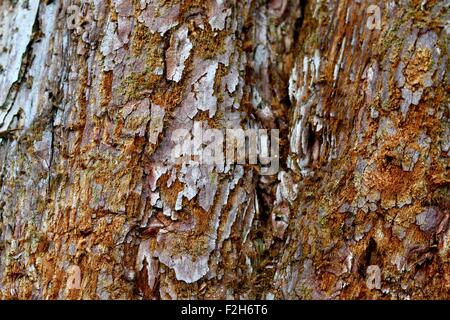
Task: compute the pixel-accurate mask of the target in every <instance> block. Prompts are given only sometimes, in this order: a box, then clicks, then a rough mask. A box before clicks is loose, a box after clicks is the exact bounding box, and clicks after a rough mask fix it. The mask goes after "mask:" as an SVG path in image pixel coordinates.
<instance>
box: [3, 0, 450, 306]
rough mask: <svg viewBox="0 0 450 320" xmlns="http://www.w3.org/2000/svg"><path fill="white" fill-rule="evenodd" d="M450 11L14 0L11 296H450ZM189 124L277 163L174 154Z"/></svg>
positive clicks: (8, 167) (9, 35)
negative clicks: (275, 146)
mask: <svg viewBox="0 0 450 320" xmlns="http://www.w3.org/2000/svg"><path fill="white" fill-rule="evenodd" d="M373 4H375V5H378V6H379V8H380V9H381V29H377V28H375V29H373V30H371V29H372V28H369V27H368V25H367V21H368V18H369V16H370V15H369V14H368V13H367V8H368V7H369V6H370V5H373ZM73 5H76V7H74V6H73ZM77 8H78V9H79V12H80V15H77V14H76V13H77V12H78V11H77V10H78V9H77ZM448 10H449V1H447V0H445V1H433V0H431V1H418V0H397V1H389V2H385V1H366V0H361V1H352V0H347V1H324V0H317V1H298V0H270V1H263V0H248V1H244V0H242V1H240V0H207V1H205V0H202V1H200V0H184V1H177V0H170V1H169V0H167V1H164V0H140V1H137V0H111V1H101V0H93V1H85V3H83V4H80V3H76V2H72V1H68V0H64V1H38V0H29V1H28V0H15V1H12V0H2V1H0V141H1V143H0V168H1V177H0V188H1V190H0V232H1V233H0V241H1V242H0V279H1V282H0V297H1V298H3V299H11V298H21V299H30V298H44V299H108V298H109V299H140V298H145V299H157V298H161V299H185V298H191V299H193V298H195V299H217V298H231V299H243V298H249V299H254V298H263V299H273V298H276V299H311V298H315V299H317V298H318V299H330V298H334V299H350V298H382V299H407V298H412V299H416V298H439V299H445V298H449V295H448V292H449V289H450V267H449V248H450V244H449V241H450V239H449V208H450V199H449V181H450V178H449V174H448V172H449V171H448V167H449V155H450V123H449V117H450V108H449V66H448V65H449V64H448V52H449V50H450V47H449V40H448V36H449V24H448V21H449V16H448ZM71 13H73V14H72V15H71ZM79 18H81V21H78V20H77V19H79ZM194 121H205V122H206V123H207V125H208V127H209V128H217V129H224V128H244V129H245V128H265V129H272V128H273V129H275V128H276V129H279V130H280V172H279V173H278V174H277V175H274V176H262V175H260V174H259V168H258V167H257V166H251V165H231V166H225V167H220V166H215V167H206V166H195V165H191V166H186V165H183V166H181V165H173V164H171V162H170V161H169V159H170V154H171V150H172V147H173V143H172V142H171V140H170V139H169V133H170V132H173V131H174V130H175V129H179V128H186V129H189V130H191V129H193V127H194ZM78 272H79V275H80V283H79V285H80V286H79V288H78V286H75V287H74V286H72V285H71V284H73V281H74V280H73V279H74V277H75V278H76V277H77V275H78ZM75 282H77V281H76V280H75Z"/></svg>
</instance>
